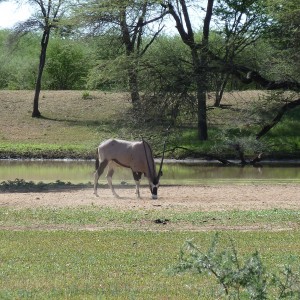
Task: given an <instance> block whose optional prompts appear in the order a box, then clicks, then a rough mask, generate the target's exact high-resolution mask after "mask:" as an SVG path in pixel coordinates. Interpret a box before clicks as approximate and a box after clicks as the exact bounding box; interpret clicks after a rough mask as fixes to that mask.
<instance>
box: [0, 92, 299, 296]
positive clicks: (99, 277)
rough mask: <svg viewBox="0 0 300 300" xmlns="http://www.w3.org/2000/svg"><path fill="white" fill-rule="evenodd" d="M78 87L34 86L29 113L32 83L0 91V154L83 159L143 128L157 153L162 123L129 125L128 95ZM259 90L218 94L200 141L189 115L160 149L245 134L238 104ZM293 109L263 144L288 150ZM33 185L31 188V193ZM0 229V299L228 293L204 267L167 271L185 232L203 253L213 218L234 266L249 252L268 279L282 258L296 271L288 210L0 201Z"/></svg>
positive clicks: (292, 214) (295, 146) (294, 223)
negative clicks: (34, 112) (36, 97)
mask: <svg viewBox="0 0 300 300" xmlns="http://www.w3.org/2000/svg"><path fill="white" fill-rule="evenodd" d="M83 95H84V93H83V92H81V91H57V92H54V91H43V92H42V94H41V99H40V110H41V112H42V114H43V118H40V119H33V118H31V108H32V107H31V106H32V98H33V92H31V91H0V156H1V157H45V158H53V157H56V158H57V157H74V158H90V157H94V152H95V147H96V146H97V145H98V144H99V142H100V141H101V140H103V139H105V138H109V137H119V138H126V139H137V138H141V136H143V137H145V138H147V139H149V140H150V141H151V142H152V143H153V145H154V150H155V153H156V154H157V155H159V154H160V151H161V144H162V143H161V141H162V140H163V139H164V135H163V129H164V127H163V126H161V125H155V124H153V123H151V126H149V123H143V124H136V121H135V120H134V119H132V113H131V104H130V102H128V99H127V97H126V95H120V94H114V93H102V92H90V93H89V97H83ZM254 98H255V99H256V100H253V99H254ZM241 100H242V101H241ZM257 100H258V96H257V93H256V92H251V91H250V92H244V93H238V94H231V95H227V98H226V99H225V100H224V104H227V105H229V106H228V108H227V109H210V110H209V122H210V131H209V134H210V137H211V140H210V141H209V142H207V143H200V142H198V141H197V139H196V130H195V127H194V124H193V123H192V122H191V123H182V124H181V126H180V127H179V128H173V129H172V130H171V136H170V144H169V145H170V147H175V146H181V147H187V148H190V149H194V150H197V151H199V152H205V151H212V150H213V149H215V148H216V147H218V142H220V143H224V139H219V137H220V135H222V133H223V132H224V131H223V129H225V128H226V132H227V133H228V132H229V133H230V134H232V136H234V135H239V134H240V133H247V130H248V127H247V120H246V119H245V111H244V108H245V107H249V106H251V105H252V104H253V102H255V101H257ZM255 103H257V102H255ZM230 105H231V106H230ZM299 116H300V111H299V109H297V110H295V111H293V112H291V113H289V114H288V115H287V116H286V117H285V118H284V120H283V122H282V124H280V125H278V126H276V128H274V130H272V131H271V132H270V134H269V135H268V137H267V138H266V140H267V144H268V145H271V148H270V149H271V150H270V153H279V152H280V153H281V154H288V155H290V154H291V153H292V154H293V153H296V154H297V153H298V152H297V151H299V145H300V142H299V134H298V132H299V130H300V128H299V126H300V125H299V121H298V120H299ZM234 120H235V121H234ZM233 121H234V122H233ZM251 128H252V127H251ZM253 128H254V129H253ZM253 128H252V129H251V130H258V129H259V126H258V125H256V126H254V127H253ZM255 128H256V129H255ZM226 138H227V137H226ZM225 140H226V139H225ZM276 151H278V152H276ZM189 154H190V153H189V152H188V151H187V152H184V151H183V152H180V151H178V152H174V153H170V152H169V153H168V155H169V156H173V155H185V156H186V155H189ZM284 157H286V156H284ZM4 184H5V183H2V185H4ZM15 184H21V185H23V184H24V183H23V182H19V181H18V182H15ZM57 185H59V184H57ZM9 188H10V187H8V190H7V192H9ZM67 188H70V189H72V188H75V186H73V185H70V186H67ZM13 192H16V191H15V190H13ZM54 194H55V193H54ZM1 195H3V194H1V193H0V197H1ZM33 195H34V196H33V197H35V198H36V199H38V198H39V197H40V196H39V193H38V192H36V193H35V194H33ZM57 195H59V193H57ZM242 196H243V195H241V197H242ZM55 197H56V196H55ZM57 197H58V198H57V201H59V200H60V199H59V196H57ZM155 220H159V221H165V223H167V224H164V223H163V222H155ZM0 227H1V229H0V244H1V247H0V299H7V300H8V299H9V300H10V299H207V300H215V299H228V298H226V297H225V296H224V293H223V294H222V289H221V287H220V286H219V285H218V284H217V283H216V281H215V279H214V277H213V276H212V275H211V276H208V275H205V274H196V273H195V272H194V273H190V272H189V273H180V274H177V273H176V274H175V273H174V272H173V271H174V268H175V267H176V266H177V265H178V263H179V257H180V252H181V250H182V247H183V244H184V243H185V242H186V241H187V240H193V242H194V243H195V244H196V245H197V246H198V248H199V249H200V250H201V251H204V252H205V251H207V250H208V249H209V247H210V245H211V241H212V239H213V238H214V236H215V233H216V232H215V230H216V228H222V229H220V232H221V235H220V244H219V250H220V251H221V252H222V251H223V250H224V249H227V248H232V243H234V245H235V248H236V251H237V253H238V257H239V259H240V264H241V266H242V265H243V262H244V261H245V260H247V258H248V257H249V256H250V255H251V254H253V253H254V252H255V251H258V253H259V256H260V258H261V260H262V262H263V264H264V266H265V268H266V269H267V270H268V272H269V274H270V277H269V278H268V281H271V278H272V276H271V274H273V273H277V274H282V270H283V266H284V265H288V264H291V265H292V266H293V267H294V268H295V269H296V270H298V271H299V257H300V232H299V229H298V228H299V211H297V210H287V209H270V210H258V211H251V210H250V211H243V210H234V211H230V212H229V211H210V212H202V211H184V210H181V211H178V210H173V209H171V208H164V209H161V210H159V211H157V210H138V209H134V210H126V211H124V210H121V209H117V208H104V207H99V206H95V205H92V204H91V205H89V206H87V207H85V206H81V207H77V208H76V207H73V208H72V207H69V208H68V207H66V208H52V207H44V208H33V207H30V208H26V209H25V208H18V209H17V208H12V207H6V206H5V205H4V206H3V207H1V208H0ZM200 229H201V230H200ZM225 267H226V264H225ZM298 289H299V290H300V288H299V286H298ZM223 292H224V291H223ZM268 292H269V293H270V294H268V296H269V298H268V299H277V298H278V297H276V296H275V295H278V289H277V288H275V287H273V288H272V289H271V290H268ZM298 295H299V294H298ZM241 296H243V295H241ZM242 299H249V298H247V297H246V296H245V295H244V297H242ZM294 299H299V298H294Z"/></svg>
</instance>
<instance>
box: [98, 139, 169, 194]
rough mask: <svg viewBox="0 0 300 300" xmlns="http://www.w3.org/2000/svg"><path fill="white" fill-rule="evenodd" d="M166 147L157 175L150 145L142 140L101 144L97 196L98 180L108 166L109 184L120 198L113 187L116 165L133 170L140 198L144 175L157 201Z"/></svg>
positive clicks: (112, 141)
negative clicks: (140, 187)
mask: <svg viewBox="0 0 300 300" xmlns="http://www.w3.org/2000/svg"><path fill="white" fill-rule="evenodd" d="M165 146H166V144H164V150H163V156H162V160H161V163H160V167H159V172H158V173H156V169H155V163H154V159H153V155H152V149H151V147H150V145H149V144H148V143H147V142H145V141H144V140H142V141H141V142H129V141H124V140H117V139H116V140H115V139H109V140H106V141H104V142H103V143H101V144H100V146H99V147H98V149H97V157H96V172H95V174H94V177H95V178H94V194H95V195H96V196H98V194H97V185H98V179H99V177H100V176H101V174H102V173H103V171H104V169H105V168H106V167H107V166H108V171H107V176H106V177H107V182H108V185H109V187H110V188H111V191H112V193H113V194H114V195H115V196H116V197H118V195H117V193H116V192H115V190H114V187H113V185H112V176H113V174H114V165H115V164H117V165H119V166H122V167H125V168H129V169H131V170H132V174H133V178H134V181H135V183H136V194H137V197H138V198H140V191H139V186H140V180H141V176H142V174H144V175H145V176H146V177H147V179H148V181H149V187H150V191H151V195H152V199H157V190H158V187H159V179H160V177H161V176H162V165H163V160H164V153H165Z"/></svg>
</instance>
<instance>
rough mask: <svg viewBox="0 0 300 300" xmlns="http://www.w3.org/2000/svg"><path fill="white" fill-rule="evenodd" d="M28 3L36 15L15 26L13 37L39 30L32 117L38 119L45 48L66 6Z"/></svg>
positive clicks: (46, 0)
mask: <svg viewBox="0 0 300 300" xmlns="http://www.w3.org/2000/svg"><path fill="white" fill-rule="evenodd" d="M28 3H30V4H32V5H33V6H34V7H35V8H36V11H35V12H36V13H35V15H34V16H33V17H31V18H29V19H28V20H27V21H25V22H22V23H19V24H17V26H16V27H15V30H14V31H15V36H17V37H19V36H22V35H24V34H26V33H28V32H30V31H33V30H41V31H42V38H41V41H40V43H41V50H40V59H39V67H38V74H37V79H36V84H35V94H34V99H33V111H32V117H33V118H39V117H41V113H40V111H39V96H40V91H41V86H42V75H43V71H44V67H45V63H46V54H47V47H48V43H49V38H50V33H51V31H52V29H53V28H57V27H58V26H59V25H60V21H61V20H62V18H63V16H64V14H65V9H64V6H65V4H66V1H65V0H28Z"/></svg>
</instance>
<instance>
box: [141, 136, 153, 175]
mask: <svg viewBox="0 0 300 300" xmlns="http://www.w3.org/2000/svg"><path fill="white" fill-rule="evenodd" d="M142 141H143V146H144V151H145V156H146V161H147V167H148V172H149V176H150V177H152V176H153V174H152V172H151V169H150V164H149V160H148V156H147V151H146V146H145V141H144V138H143V137H142Z"/></svg>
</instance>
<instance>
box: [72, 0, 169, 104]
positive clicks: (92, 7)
mask: <svg viewBox="0 0 300 300" xmlns="http://www.w3.org/2000/svg"><path fill="white" fill-rule="evenodd" d="M78 7H79V8H78V9H77V15H78V14H79V16H80V17H79V18H80V19H81V20H83V27H84V30H85V31H86V30H87V28H88V27H89V28H88V30H89V31H91V32H92V33H93V34H94V35H95V34H103V33H105V32H108V33H109V32H114V33H115V32H119V35H120V39H121V42H122V44H123V45H124V48H125V56H126V59H127V76H128V85H129V89H130V93H131V100H132V103H133V105H139V102H140V95H139V87H138V64H139V58H140V57H141V56H142V55H143V54H144V53H145V52H146V50H147V49H148V47H149V46H150V45H151V44H152V43H153V41H154V40H155V38H156V37H157V35H158V34H159V33H160V31H161V30H162V27H160V25H159V26H158V27H157V29H156V30H155V32H154V34H152V38H151V39H150V41H149V42H148V43H147V44H146V45H143V34H144V32H145V30H146V27H147V26H148V25H150V24H153V23H154V22H156V21H158V20H159V19H161V18H163V16H164V14H165V13H164V12H162V11H157V9H156V8H157V6H156V5H155V1H154V2H152V1H151V0H150V1H147V0H146V1H140V0H135V1H128V0H123V1H120V0H113V1H109V0H96V1H79V6H78Z"/></svg>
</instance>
